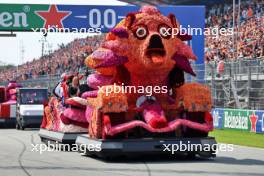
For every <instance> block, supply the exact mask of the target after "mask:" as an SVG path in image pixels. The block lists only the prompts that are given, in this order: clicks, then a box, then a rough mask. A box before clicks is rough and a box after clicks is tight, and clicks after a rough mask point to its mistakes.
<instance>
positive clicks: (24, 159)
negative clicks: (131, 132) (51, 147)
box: [0, 129, 264, 176]
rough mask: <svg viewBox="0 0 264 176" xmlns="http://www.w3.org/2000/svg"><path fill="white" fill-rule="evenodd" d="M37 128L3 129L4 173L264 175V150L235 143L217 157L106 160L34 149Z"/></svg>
mask: <svg viewBox="0 0 264 176" xmlns="http://www.w3.org/2000/svg"><path fill="white" fill-rule="evenodd" d="M40 143H41V142H40V139H39V136H38V131H37V130H27V131H17V130H15V129H0V176H9V175H10V176H47V175H49V176H59V175H63V176H76V175H78V176H82V175H87V176H93V175H96V176H105V175H107V176H112V175H113V176H118V175H123V176H130V175H131V176H144V175H146V176H150V175H151V176H169V175H177V176H178V175H240V176H243V175H252V176H263V175H264V150H263V149H256V148H250V147H240V146H235V148H234V151H232V152H220V153H218V155H217V157H216V158H215V159H207V160H201V159H196V160H181V159H176V158H175V160H174V159H173V160H171V159H170V160H166V159H161V158H142V159H138V160H125V159H124V160H122V161H112V162H110V161H107V162H106V161H103V160H100V159H95V158H89V157H86V156H82V155H81V154H79V153H76V152H59V151H54V152H44V153H42V154H40V153H39V152H36V151H32V148H33V147H32V145H31V144H40Z"/></svg>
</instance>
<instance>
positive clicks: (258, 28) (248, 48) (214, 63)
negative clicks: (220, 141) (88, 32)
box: [0, 0, 264, 109]
mask: <svg viewBox="0 0 264 176" xmlns="http://www.w3.org/2000/svg"><path fill="white" fill-rule="evenodd" d="M124 1H125V2H128V3H131V4H135V5H146V4H148V5H205V6H206V9H207V10H206V19H205V20H206V27H208V28H213V27H217V28H220V27H224V28H234V31H235V32H234V35H233V36H231V37H230V36H221V35H220V36H218V37H217V38H215V37H214V36H206V38H205V57H204V59H205V63H206V66H205V70H204V69H202V70H201V69H200V68H204V67H199V66H197V65H195V66H194V68H196V72H202V73H205V83H206V84H208V85H209V86H210V87H211V90H212V94H213V100H214V105H215V107H230V108H248V109H264V102H263V99H264V89H263V87H264V48H263V46H264V37H263V27H264V26H263V24H264V18H263V17H264V8H263V7H264V1H263V0H241V3H240V4H238V1H236V5H235V13H233V1H232V0H214V1H213V0H201V1H195V0H175V1H173V0H154V1H152V0H137V1H133V2H132V1H129V0H124ZM102 40H103V35H99V36H93V37H87V38H83V39H75V40H74V41H72V42H71V43H69V44H67V45H65V46H64V45H62V46H61V47H60V48H59V49H58V50H56V51H54V52H53V53H51V54H48V55H44V56H43V57H41V58H38V59H34V60H33V61H31V62H27V63H25V64H23V65H20V66H18V67H17V68H8V69H4V70H1V71H0V82H1V84H5V83H6V80H8V79H9V80H11V79H16V80H18V81H20V82H21V83H22V84H24V85H26V86H39V85H43V84H45V85H48V86H52V85H54V84H55V83H56V82H57V81H58V79H59V75H60V74H61V73H63V72H76V71H81V72H85V69H86V68H85V67H84V62H83V61H84V58H85V57H86V56H87V55H89V54H90V53H91V52H92V51H93V50H94V49H96V48H97V47H98V46H99V44H100V42H101V41H102ZM220 68H221V69H220ZM198 81H199V80H198Z"/></svg>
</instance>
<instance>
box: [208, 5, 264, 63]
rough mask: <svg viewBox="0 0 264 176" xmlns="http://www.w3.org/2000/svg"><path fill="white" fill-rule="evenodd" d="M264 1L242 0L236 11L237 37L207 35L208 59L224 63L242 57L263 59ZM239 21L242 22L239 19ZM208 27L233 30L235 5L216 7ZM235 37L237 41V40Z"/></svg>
mask: <svg viewBox="0 0 264 176" xmlns="http://www.w3.org/2000/svg"><path fill="white" fill-rule="evenodd" d="M263 6H264V1H261V0H252V1H249V0H247V1H241V6H240V14H238V11H239V10H238V6H236V11H235V30H234V36H224V35H220V36H218V37H217V38H215V36H206V47H205V60H206V61H212V60H213V61H220V60H230V59H234V58H237V59H240V58H249V59H253V58H262V57H263V56H264V48H263V46H264V37H263V28H264V8H263ZM238 19H239V20H238ZM206 27H209V28H210V27H211V28H213V27H214V28H215V27H217V28H232V27H233V7H232V4H230V5H228V4H219V5H215V6H213V7H212V8H211V9H210V10H209V11H208V14H207V18H206ZM233 37H234V41H233Z"/></svg>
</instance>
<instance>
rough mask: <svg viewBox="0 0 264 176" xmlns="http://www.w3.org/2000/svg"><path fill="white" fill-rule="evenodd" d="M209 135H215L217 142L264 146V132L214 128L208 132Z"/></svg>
mask: <svg viewBox="0 0 264 176" xmlns="http://www.w3.org/2000/svg"><path fill="white" fill-rule="evenodd" d="M209 136H212V137H215V139H216V141H217V142H219V143H228V144H235V145H243V146H249V147H259V148H264V134H256V133H251V132H247V131H239V130H232V129H224V130H219V129H215V130H214V131H212V132H210V133H209Z"/></svg>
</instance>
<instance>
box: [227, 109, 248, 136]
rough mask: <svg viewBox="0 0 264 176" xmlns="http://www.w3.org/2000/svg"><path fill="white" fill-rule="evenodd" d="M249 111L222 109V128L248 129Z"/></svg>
mask: <svg viewBox="0 0 264 176" xmlns="http://www.w3.org/2000/svg"><path fill="white" fill-rule="evenodd" d="M248 117H249V111H247V110H241V109H224V119H223V120H224V124H223V127H224V128H231V129H238V130H246V131H249V129H250V122H249V118H248Z"/></svg>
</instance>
